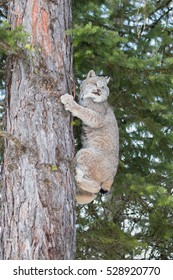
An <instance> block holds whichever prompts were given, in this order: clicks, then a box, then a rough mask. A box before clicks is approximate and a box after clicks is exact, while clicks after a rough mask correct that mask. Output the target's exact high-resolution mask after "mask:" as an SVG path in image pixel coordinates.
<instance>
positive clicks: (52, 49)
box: [0, 0, 75, 259]
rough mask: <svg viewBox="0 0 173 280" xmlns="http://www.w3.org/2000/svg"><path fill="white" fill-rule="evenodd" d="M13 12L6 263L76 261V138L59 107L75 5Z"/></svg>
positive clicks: (28, 6) (8, 40)
mask: <svg viewBox="0 0 173 280" xmlns="http://www.w3.org/2000/svg"><path fill="white" fill-rule="evenodd" d="M8 8H9V9H8V21H9V23H8V24H10V25H8V26H7V28H6V30H5V31H4V28H3V26H1V27H2V28H1V31H0V36H1V35H2V33H3V32H4V37H3V41H4V42H5V44H6V45H7V49H8V50H7V66H6V69H7V71H6V104H7V107H6V120H7V124H6V127H5V131H4V130H3V131H1V132H0V133H1V136H3V137H5V153H4V161H3V172H4V174H3V175H4V182H3V190H2V209H1V221H2V222H1V226H2V228H1V239H0V240H1V246H0V249H1V257H2V259H72V258H74V251H75V184H74V179H73V178H74V177H73V168H72V161H73V156H74V153H73V135H72V130H71V126H70V115H69V114H67V113H66V112H65V111H64V108H63V106H62V104H61V102H60V96H61V95H62V94H64V93H66V92H69V93H70V91H71V84H70V78H71V77H72V76H73V75H72V74H73V73H72V52H71V36H70V35H67V34H66V30H68V29H69V28H70V25H71V19H72V18H71V1H61V2H58V3H57V1H42V0H36V1H35V0H34V1H33V0H32V1H28V0H24V1H17V0H14V1H10V3H9V6H8ZM25 34H26V36H25ZM27 34H29V36H28V35H27ZM1 39H2V38H1ZM16 46H18V47H16Z"/></svg>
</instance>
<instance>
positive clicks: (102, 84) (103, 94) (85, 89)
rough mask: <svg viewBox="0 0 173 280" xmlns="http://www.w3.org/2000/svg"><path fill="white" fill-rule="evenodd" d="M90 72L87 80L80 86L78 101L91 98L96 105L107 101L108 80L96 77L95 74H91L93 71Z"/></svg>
mask: <svg viewBox="0 0 173 280" xmlns="http://www.w3.org/2000/svg"><path fill="white" fill-rule="evenodd" d="M90 72H91V73H90ZM90 72H89V76H87V79H86V80H84V81H83V83H82V85H81V90H80V100H81V101H82V100H85V99H87V98H91V99H92V100H93V101H94V102H96V103H100V102H103V101H105V100H107V98H108V95H109V88H108V86H107V84H108V82H109V78H105V77H98V76H95V73H94V74H93V72H94V71H93V72H92V71H90Z"/></svg>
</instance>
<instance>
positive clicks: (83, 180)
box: [75, 168, 101, 194]
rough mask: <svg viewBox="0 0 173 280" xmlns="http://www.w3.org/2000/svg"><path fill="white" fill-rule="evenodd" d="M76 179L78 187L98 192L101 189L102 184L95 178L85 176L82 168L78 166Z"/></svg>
mask: <svg viewBox="0 0 173 280" xmlns="http://www.w3.org/2000/svg"><path fill="white" fill-rule="evenodd" d="M75 179H76V183H77V185H78V187H79V188H80V189H82V190H84V191H87V192H89V193H92V194H94V193H98V192H99V191H100V189H101V186H100V185H99V184H98V183H97V182H96V181H95V180H93V179H90V178H87V177H85V173H84V171H82V170H81V169H80V168H76V177H75Z"/></svg>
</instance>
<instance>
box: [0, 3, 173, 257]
mask: <svg viewBox="0 0 173 280" xmlns="http://www.w3.org/2000/svg"><path fill="white" fill-rule="evenodd" d="M2 2H3V3H5V2H7V1H1V2H0V110H1V112H0V113H1V114H0V118H2V116H3V110H4V105H3V100H4V74H5V71H6V54H9V51H11V50H13V52H15V49H16V42H17V41H18V40H19V41H20V42H21V41H22V43H23V44H25V39H26V38H25V34H23V31H22V29H21V28H19V30H17V31H12V32H11V30H10V27H9V26H7V25H4V24H3V23H2V22H3V21H4V18H5V17H6V7H5V6H4V5H3V4H2ZM172 17H173V4H172V1H168V0H164V1H155V0H149V1H146V0H141V1H137V0H130V1H127V0H105V1H101V0H96V1H91V0H83V1H79V0H75V1H74V3H73V38H74V69H75V76H76V78H77V79H78V81H80V80H81V79H84V77H85V75H86V74H87V72H88V71H89V70H91V69H94V70H95V71H96V73H97V74H101V75H105V76H110V77H111V82H110V89H111V95H110V100H109V102H110V104H111V105H112V107H113V108H114V111H115V115H116V117H117V120H118V124H119V130H120V162H119V169H118V173H117V176H116V178H115V183H114V185H113V188H112V190H111V192H110V193H109V194H108V195H105V196H101V195H100V196H99V197H98V199H97V200H95V201H94V203H92V204H90V205H86V206H82V207H78V220H77V253H76V258H77V259H172V258H173V196H172V193H173V188H172V182H173V160H172V150H173V130H172V128H173V118H172V110H173V75H172V72H173V43H172V42H173V22H172ZM1 127H2V122H1ZM76 131H77V135H76V137H77V138H78V139H79V132H78V129H77V130H76ZM0 143H1V144H0V149H1V151H0V159H1V160H2V157H3V142H2V141H1V142H0Z"/></svg>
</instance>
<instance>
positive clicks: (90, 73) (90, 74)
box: [87, 70, 96, 79]
mask: <svg viewBox="0 0 173 280" xmlns="http://www.w3.org/2000/svg"><path fill="white" fill-rule="evenodd" d="M95 76H96V74H95V72H94V71H93V70H91V71H89V72H88V75H87V79H89V78H92V77H95Z"/></svg>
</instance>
